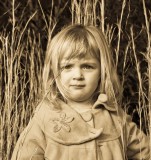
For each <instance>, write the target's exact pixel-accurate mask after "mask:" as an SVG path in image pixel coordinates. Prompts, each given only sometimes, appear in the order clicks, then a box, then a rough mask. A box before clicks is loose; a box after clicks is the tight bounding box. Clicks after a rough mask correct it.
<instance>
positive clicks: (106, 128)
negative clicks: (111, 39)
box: [12, 25, 149, 160]
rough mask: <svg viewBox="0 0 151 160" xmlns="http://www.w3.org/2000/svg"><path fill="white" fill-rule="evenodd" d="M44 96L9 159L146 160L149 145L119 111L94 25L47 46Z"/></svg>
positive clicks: (115, 85)
mask: <svg viewBox="0 0 151 160" xmlns="http://www.w3.org/2000/svg"><path fill="white" fill-rule="evenodd" d="M43 82H44V91H45V96H44V98H43V100H42V101H41V103H40V104H39V106H38V107H37V109H36V112H35V114H34V117H33V118H32V120H31V121H30V123H29V125H28V126H27V128H26V129H25V130H24V132H23V133H22V134H21V136H20V138H19V140H18V143H17V145H16V147H15V150H14V153H13V156H12V160H124V159H135V160H140V159H141V160H142V159H143V160H148V159H149V140H148V138H147V137H146V136H145V134H143V133H142V132H141V131H140V130H138V129H137V127H136V125H135V124H134V123H133V122H131V119H130V117H129V116H128V115H126V113H125V112H124V111H123V110H122V109H121V107H120V106H119V104H120V99H121V88H120V85H119V80H118V77H117V74H116V70H115V67H114V63H113V60H112V58H111V53H110V50H109V47H108V45H107V43H106V41H105V38H104V36H103V34H102V32H101V31H100V30H99V29H98V28H96V27H94V26H83V25H71V26H68V27H67V28H65V29H63V30H62V31H61V32H60V33H58V34H57V35H56V36H55V37H54V38H53V39H52V40H51V41H50V42H49V44H48V50H47V53H46V60H45V65H44V71H43Z"/></svg>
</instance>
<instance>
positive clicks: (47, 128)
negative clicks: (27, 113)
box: [12, 95, 149, 160]
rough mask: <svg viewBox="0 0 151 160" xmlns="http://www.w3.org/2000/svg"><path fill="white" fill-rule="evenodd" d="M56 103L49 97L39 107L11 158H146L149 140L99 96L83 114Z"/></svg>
mask: <svg viewBox="0 0 151 160" xmlns="http://www.w3.org/2000/svg"><path fill="white" fill-rule="evenodd" d="M100 96H101V95H100ZM59 104H60V109H59V110H56V109H54V108H55V107H54V106H53V105H51V104H50V102H48V100H44V101H43V102H42V103H41V104H40V105H39V106H38V108H37V110H36V112H35V114H34V117H33V119H32V120H31V122H30V123H29V125H28V126H27V128H26V130H25V131H24V132H23V133H22V135H21V136H20V139H19V141H18V143H17V145H16V148H15V150H14V153H13V156H12V160H44V159H45V160H124V159H128V158H129V159H136V160H137V159H138V160H140V159H145V160H147V159H149V140H148V139H147V137H146V136H145V135H144V134H143V133H142V132H141V131H140V130H138V129H137V127H136V125H135V124H134V123H133V122H131V120H130V117H129V116H128V115H126V114H125V113H124V112H123V111H122V110H119V111H117V110H116V109H115V108H113V105H112V104H107V103H102V102H101V99H100V100H99V98H98V100H97V101H96V103H95V104H94V106H93V109H92V110H91V111H88V112H85V113H82V114H79V113H77V112H76V111H75V110H74V109H72V108H71V107H69V106H68V105H67V104H65V103H64V102H62V101H60V102H59Z"/></svg>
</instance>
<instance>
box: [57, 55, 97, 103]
mask: <svg viewBox="0 0 151 160" xmlns="http://www.w3.org/2000/svg"><path fill="white" fill-rule="evenodd" d="M60 69H61V73H60V82H61V83H60V85H61V87H59V89H60V90H61V91H62V93H63V94H64V96H65V97H66V98H67V100H71V101H75V102H84V101H88V100H92V97H93V94H94V92H95V91H96V89H97V87H98V83H99V80H100V62H99V61H98V60H97V59H96V58H95V57H93V56H91V55H90V54H88V55H86V56H85V57H84V58H81V59H80V58H73V59H70V60H69V59H67V58H66V57H63V58H62V60H61V62H60Z"/></svg>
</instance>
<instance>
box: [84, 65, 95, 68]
mask: <svg viewBox="0 0 151 160" xmlns="http://www.w3.org/2000/svg"><path fill="white" fill-rule="evenodd" d="M93 68H94V67H93V66H90V65H84V66H83V69H93Z"/></svg>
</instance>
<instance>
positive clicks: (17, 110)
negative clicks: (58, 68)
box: [0, 0, 151, 160]
mask: <svg viewBox="0 0 151 160" xmlns="http://www.w3.org/2000/svg"><path fill="white" fill-rule="evenodd" d="M53 2H54V1H52V8H51V11H50V13H49V15H45V13H44V11H43V9H42V6H41V5H40V1H39V0H38V3H39V5H40V8H41V14H42V15H43V18H44V21H45V23H46V28H47V30H48V34H51V31H52V28H54V27H55V25H56V22H57V20H56V21H54V17H53V13H52V11H53V9H54V3H53ZM12 3H13V5H12V6H13V8H12V32H11V33H7V34H6V32H5V31H3V32H1V33H0V46H1V48H0V90H1V92H0V103H1V104H0V105H1V107H0V118H1V119H0V122H1V123H0V124H1V126H0V127H1V132H0V136H1V137H0V140H1V141H0V143H1V150H2V157H3V159H5V160H10V157H11V154H12V150H13V148H14V146H15V144H16V141H17V139H18V137H19V135H20V133H21V132H22V130H23V129H24V127H25V126H26V125H27V123H28V121H29V120H30V118H31V116H32V114H33V111H34V109H35V107H36V105H37V103H38V99H39V96H40V95H41V88H42V86H41V84H42V83H41V82H42V79H41V77H42V68H43V63H44V55H45V53H44V50H42V46H41V37H40V35H38V36H37V34H36V32H34V31H33V30H30V28H28V27H27V26H28V24H29V23H30V21H31V19H32V18H33V17H34V16H35V14H36V11H35V12H34V14H32V15H31V17H30V18H29V20H28V21H27V23H26V25H25V26H24V28H21V27H20V25H19V24H17V23H16V19H15V14H14V13H15V7H14V1H12ZM142 4H143V10H144V19H145V24H144V25H142V28H141V29H140V32H139V35H141V34H145V35H146V36H147V45H146V49H145V50H143V51H139V50H138V49H137V46H138V45H137V39H138V36H139V35H138V34H137V33H136V31H135V28H134V26H133V24H131V25H130V27H129V32H127V33H126V34H127V35H126V37H127V40H126V41H124V49H123V48H122V47H121V46H123V41H122V38H123V36H124V34H125V33H124V31H123V26H122V23H123V20H125V21H126V22H125V24H127V23H128V20H129V16H130V11H131V6H130V3H129V2H127V1H125V0H123V1H122V5H121V16H120V17H118V18H117V22H116V24H109V23H107V22H106V10H105V6H106V1H104V0H83V1H82V0H81V1H79V0H72V1H71V6H70V9H71V17H72V18H71V23H73V24H74V23H82V24H93V25H95V26H99V27H100V28H101V29H102V31H103V33H104V35H105V36H106V38H107V40H108V42H109V44H112V43H113V42H115V41H116V43H114V47H113V48H112V49H113V56H114V58H115V63H116V66H117V70H118V71H119V75H120V78H121V82H122V86H123V89H124V91H125V90H126V89H127V86H128V84H127V83H129V81H128V77H129V75H130V76H131V75H132V76H133V77H135V79H136V81H135V83H137V84H136V86H137V88H138V89H137V90H136V93H134V92H133V91H132V92H130V93H131V94H132V96H134V97H135V103H136V104H137V105H136V106H135V107H134V106H131V103H129V102H130V100H129V99H126V97H123V108H125V109H126V110H129V109H130V110H132V112H133V113H134V114H135V113H137V115H138V117H139V119H140V120H139V124H138V126H139V127H140V129H142V130H144V131H145V132H146V134H148V135H150V134H151V132H150V131H151V130H150V128H151V123H150V122H151V116H150V114H151V48H150V45H151V38H150V26H149V25H150V21H151V14H150V13H151V12H150V11H148V10H147V8H146V6H145V1H144V0H142ZM126 7H127V8H128V14H127V18H126V19H124V17H123V15H124V12H125V9H126ZM47 19H48V21H47ZM62 27H63V26H62ZM47 38H50V37H49V36H48V37H47ZM140 57H141V58H140ZM142 61H143V62H144V63H145V65H146V69H144V70H142V63H143V62H142ZM132 67H133V71H134V72H133V73H135V75H133V73H131V71H132ZM144 68H145V67H144ZM130 89H131V88H130ZM124 91H123V93H124ZM127 97H128V96H127ZM132 107H134V108H132ZM131 114H132V113H131ZM132 116H133V114H132ZM150 144H151V143H150Z"/></svg>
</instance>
